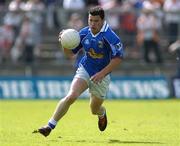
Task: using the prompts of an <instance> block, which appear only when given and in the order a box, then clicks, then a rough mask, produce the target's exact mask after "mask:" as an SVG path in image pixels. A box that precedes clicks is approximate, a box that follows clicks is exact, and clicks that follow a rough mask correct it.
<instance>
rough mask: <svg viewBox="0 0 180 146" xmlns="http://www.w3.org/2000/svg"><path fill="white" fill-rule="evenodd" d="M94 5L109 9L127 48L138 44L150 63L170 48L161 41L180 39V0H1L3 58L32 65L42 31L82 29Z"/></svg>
mask: <svg viewBox="0 0 180 146" xmlns="http://www.w3.org/2000/svg"><path fill="white" fill-rule="evenodd" d="M95 5H101V6H102V7H103V8H104V9H105V10H106V20H107V22H108V23H109V24H110V26H111V27H112V29H113V30H114V31H115V32H116V33H117V34H119V35H120V36H121V39H122V41H123V43H124V46H125V47H127V48H138V49H137V52H138V53H142V59H143V60H144V61H145V62H146V63H151V62H156V63H163V51H168V50H162V47H161V42H166V47H167V48H168V46H170V45H171V44H172V43H174V42H176V41H177V40H179V39H180V38H179V33H180V30H179V28H180V27H179V25H180V24H179V23H180V0H11V1H10V0H9V1H5V0H1V1H0V14H1V13H2V12H5V13H3V15H2V14H1V15H0V17H1V19H0V62H1V63H3V62H6V61H12V63H16V62H19V61H22V62H25V63H33V62H34V58H35V57H34V54H35V53H34V52H35V50H36V49H37V48H39V47H40V44H41V43H42V39H43V37H44V36H43V35H44V31H46V30H48V31H52V30H56V31H57V32H59V31H60V30H61V29H64V28H75V29H76V30H79V29H81V28H82V27H83V26H85V25H87V10H88V8H89V7H92V6H95ZM44 28H45V30H44ZM164 40H166V41H164ZM130 52H131V50H130ZM81 54H83V52H80V55H79V56H81ZM79 58H80V57H79ZM77 61H78V60H77Z"/></svg>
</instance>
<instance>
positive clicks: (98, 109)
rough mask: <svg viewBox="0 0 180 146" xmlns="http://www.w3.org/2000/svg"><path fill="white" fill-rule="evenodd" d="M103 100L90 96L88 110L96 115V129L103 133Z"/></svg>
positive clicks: (104, 124)
mask: <svg viewBox="0 0 180 146" xmlns="http://www.w3.org/2000/svg"><path fill="white" fill-rule="evenodd" d="M103 101H104V99H101V98H98V97H96V96H93V95H92V96H91V100H90V108H91V112H92V114H94V115H98V127H99V130H100V131H104V130H105V129H106V126H107V116H106V109H105V107H103V106H102V104H103Z"/></svg>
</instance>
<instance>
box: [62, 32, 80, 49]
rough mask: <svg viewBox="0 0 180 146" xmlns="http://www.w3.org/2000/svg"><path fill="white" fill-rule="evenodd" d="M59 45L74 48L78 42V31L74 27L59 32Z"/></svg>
mask: <svg viewBox="0 0 180 146" xmlns="http://www.w3.org/2000/svg"><path fill="white" fill-rule="evenodd" d="M60 42H61V45H62V47H63V48H66V49H70V50H71V49H74V48H76V47H77V46H78V45H79V44H80V36H79V33H78V32H77V31H76V30H75V29H66V30H64V31H63V33H62V34H61V39H60Z"/></svg>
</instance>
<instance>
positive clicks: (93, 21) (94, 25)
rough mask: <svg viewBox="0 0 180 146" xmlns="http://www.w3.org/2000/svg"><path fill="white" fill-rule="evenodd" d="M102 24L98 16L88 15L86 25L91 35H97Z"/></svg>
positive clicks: (102, 21)
mask: <svg viewBox="0 0 180 146" xmlns="http://www.w3.org/2000/svg"><path fill="white" fill-rule="evenodd" d="M103 23H104V20H103V19H102V18H101V17H100V16H99V15H97V16H92V15H89V18H88V24H89V27H90V29H91V31H92V33H93V34H97V33H98V32H99V31H100V30H101V28H102V26H103Z"/></svg>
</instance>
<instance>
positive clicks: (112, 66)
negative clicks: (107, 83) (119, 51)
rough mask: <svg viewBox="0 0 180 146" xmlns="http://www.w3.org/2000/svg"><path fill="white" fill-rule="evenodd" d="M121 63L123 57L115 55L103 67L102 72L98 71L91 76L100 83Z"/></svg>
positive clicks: (95, 81)
mask: <svg viewBox="0 0 180 146" xmlns="http://www.w3.org/2000/svg"><path fill="white" fill-rule="evenodd" d="M120 63H121V58H119V57H115V58H113V59H112V60H111V61H110V63H109V64H108V65H107V66H106V67H105V68H103V69H102V70H101V71H100V72H98V73H96V74H95V75H93V76H92V77H91V80H92V81H93V82H94V83H99V82H101V81H102V79H103V78H104V77H105V76H106V75H107V74H109V73H111V72H112V71H113V70H114V69H115V68H116V67H117V66H118V65H119V64H120Z"/></svg>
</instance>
